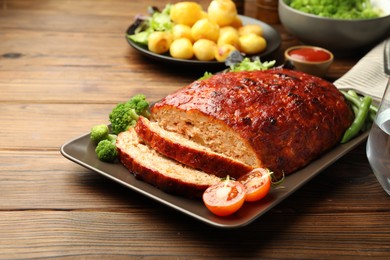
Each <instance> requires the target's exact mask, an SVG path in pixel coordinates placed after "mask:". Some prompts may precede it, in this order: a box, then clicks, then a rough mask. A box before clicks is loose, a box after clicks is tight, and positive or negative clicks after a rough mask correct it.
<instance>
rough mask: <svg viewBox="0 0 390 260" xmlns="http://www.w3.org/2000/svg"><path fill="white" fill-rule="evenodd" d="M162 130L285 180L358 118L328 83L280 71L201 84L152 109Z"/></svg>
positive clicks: (216, 77)
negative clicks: (269, 171)
mask: <svg viewBox="0 0 390 260" xmlns="http://www.w3.org/2000/svg"><path fill="white" fill-rule="evenodd" d="M151 114H152V118H151V120H153V121H155V122H157V123H158V124H159V126H160V127H162V128H163V129H165V130H167V131H172V132H175V133H178V134H180V135H182V136H183V137H185V138H187V139H190V140H192V141H194V142H196V143H198V144H200V145H203V146H206V147H208V148H210V149H211V150H213V151H215V152H217V153H221V154H225V155H226V156H229V157H232V158H235V159H237V160H240V161H242V162H244V163H245V164H248V165H250V166H251V167H253V168H256V167H264V168H269V169H270V170H271V171H272V172H273V173H274V177H275V178H281V177H282V176H283V175H288V174H290V173H292V172H294V171H295V170H297V169H299V168H301V167H303V166H305V165H306V164H308V163H309V162H310V161H312V160H313V159H315V158H316V157H318V156H319V155H320V154H322V153H323V152H325V151H326V150H328V149H329V148H331V147H332V146H334V145H335V144H337V143H338V142H339V141H340V139H341V137H342V135H343V133H344V131H345V130H346V129H347V128H348V127H349V126H350V124H351V122H352V120H353V118H354V116H353V112H352V110H351V107H350V106H349V104H348V103H347V101H346V100H345V98H344V97H343V95H342V94H341V93H340V92H339V91H338V89H337V88H336V87H335V86H334V85H333V84H331V83H330V82H327V81H325V80H323V79H321V78H318V77H314V76H311V75H308V74H305V73H302V72H298V71H293V70H288V69H282V68H275V69H270V70H265V71H251V72H248V71H245V72H227V73H221V74H216V75H214V76H212V77H210V78H209V79H206V80H197V81H194V82H193V83H191V84H189V85H188V86H186V87H184V88H182V89H179V90H178V91H176V92H174V93H172V94H170V95H168V96H166V97H165V98H164V99H162V100H161V101H159V102H157V103H156V104H155V105H154V106H153V107H152V109H151Z"/></svg>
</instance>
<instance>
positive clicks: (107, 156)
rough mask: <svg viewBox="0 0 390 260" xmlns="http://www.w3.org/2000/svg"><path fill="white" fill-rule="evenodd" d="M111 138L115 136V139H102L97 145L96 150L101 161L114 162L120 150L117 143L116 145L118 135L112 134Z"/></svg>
mask: <svg viewBox="0 0 390 260" xmlns="http://www.w3.org/2000/svg"><path fill="white" fill-rule="evenodd" d="M111 138H115V139H112V140H108V139H105V140H102V141H100V142H99V143H98V145H97V146H96V149H95V152H96V155H97V157H98V159H99V160H100V161H103V162H114V161H115V160H116V158H117V156H118V152H117V150H116V145H115V140H116V136H115V135H111Z"/></svg>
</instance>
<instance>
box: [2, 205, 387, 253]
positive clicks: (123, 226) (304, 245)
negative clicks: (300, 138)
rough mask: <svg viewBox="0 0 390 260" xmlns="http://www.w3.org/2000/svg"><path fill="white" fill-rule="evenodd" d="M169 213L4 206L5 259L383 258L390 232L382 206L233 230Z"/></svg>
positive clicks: (275, 219) (287, 217)
mask: <svg viewBox="0 0 390 260" xmlns="http://www.w3.org/2000/svg"><path fill="white" fill-rule="evenodd" d="M169 213H170V212H169V211H166V210H161V211H160V212H157V214H150V211H149V212H145V211H143V210H142V209H139V210H137V209H135V210H133V211H132V212H126V211H125V212H116V211H101V212H95V211H55V212H53V211H50V212H48V211H44V210H37V211H13V212H12V211H11V212H0V217H1V219H2V221H1V222H0V228H1V230H2V232H1V233H0V258H3V259H5V258H8V259H9V258H35V257H36V258H44V257H66V256H67V257H72V256H73V257H77V256H79V257H87V256H89V257H93V256H96V257H98V256H106V257H111V258H112V257H115V256H123V255H126V256H128V257H141V256H144V257H142V259H145V258H146V259H148V257H174V258H183V259H184V258H186V259H188V258H190V259H194V258H197V259H199V258H204V257H205V256H208V257H217V258H219V259H222V258H232V259H234V258H240V259H241V258H244V257H245V258H257V259H258V258H280V257H282V256H283V257H282V258H288V259H292V258H294V259H296V258H298V259H299V258H310V259H320V258H326V259H335V258H336V259H338V258H341V257H344V258H348V257H352V256H354V257H386V256H388V253H389V246H390V244H389V243H388V241H389V238H390V234H389V233H388V232H386V230H385V229H384V228H383V226H381V224H382V223H384V222H387V223H388V222H389V221H390V217H389V214H385V213H383V212H382V213H365V214H356V215H354V216H351V215H350V214H337V215H333V214H331V215H327V214H322V215H320V214H316V215H305V214H279V215H276V214H273V215H272V216H271V215H269V216H268V217H265V218H263V219H262V221H258V222H256V223H255V224H254V225H251V226H250V227H247V228H244V229H239V230H230V231H226V230H218V229H214V228H211V227H208V226H204V225H202V224H200V223H198V222H195V221H193V220H188V221H183V220H182V216H178V215H174V214H169ZM271 217H272V218H273V220H272V221H271ZM362 218H363V219H370V221H369V222H366V221H362V220H361V219H362ZM21 219H22V220H23V221H20V220H21ZM286 220H288V221H286ZM335 220H337V221H335ZM145 222H146V223H153V224H150V225H144V224H143V223H145ZM319 223H320V224H319ZM365 230H370V233H367V232H366V231H365ZM276 234H277V236H276ZM5 235H6V236H5ZM243 241H244V242H243ZM329 248H332V250H329ZM98 258H99V257H98Z"/></svg>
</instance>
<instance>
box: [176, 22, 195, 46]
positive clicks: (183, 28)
mask: <svg viewBox="0 0 390 260" xmlns="http://www.w3.org/2000/svg"><path fill="white" fill-rule="evenodd" d="M172 34H173V39H174V40H175V39H179V38H187V39H189V40H190V41H191V42H192V41H193V39H192V35H191V27H190V26H188V25H185V24H175V25H174V26H173V28H172Z"/></svg>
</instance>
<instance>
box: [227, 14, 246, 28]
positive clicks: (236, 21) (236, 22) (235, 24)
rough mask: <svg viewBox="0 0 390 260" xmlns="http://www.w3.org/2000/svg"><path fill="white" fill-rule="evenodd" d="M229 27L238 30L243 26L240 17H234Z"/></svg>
mask: <svg viewBox="0 0 390 260" xmlns="http://www.w3.org/2000/svg"><path fill="white" fill-rule="evenodd" d="M230 26H233V27H234V28H240V27H242V26H243V23H242V20H241V18H240V16H238V15H236V17H235V18H234V20H233V22H232V23H231V24H230Z"/></svg>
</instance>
